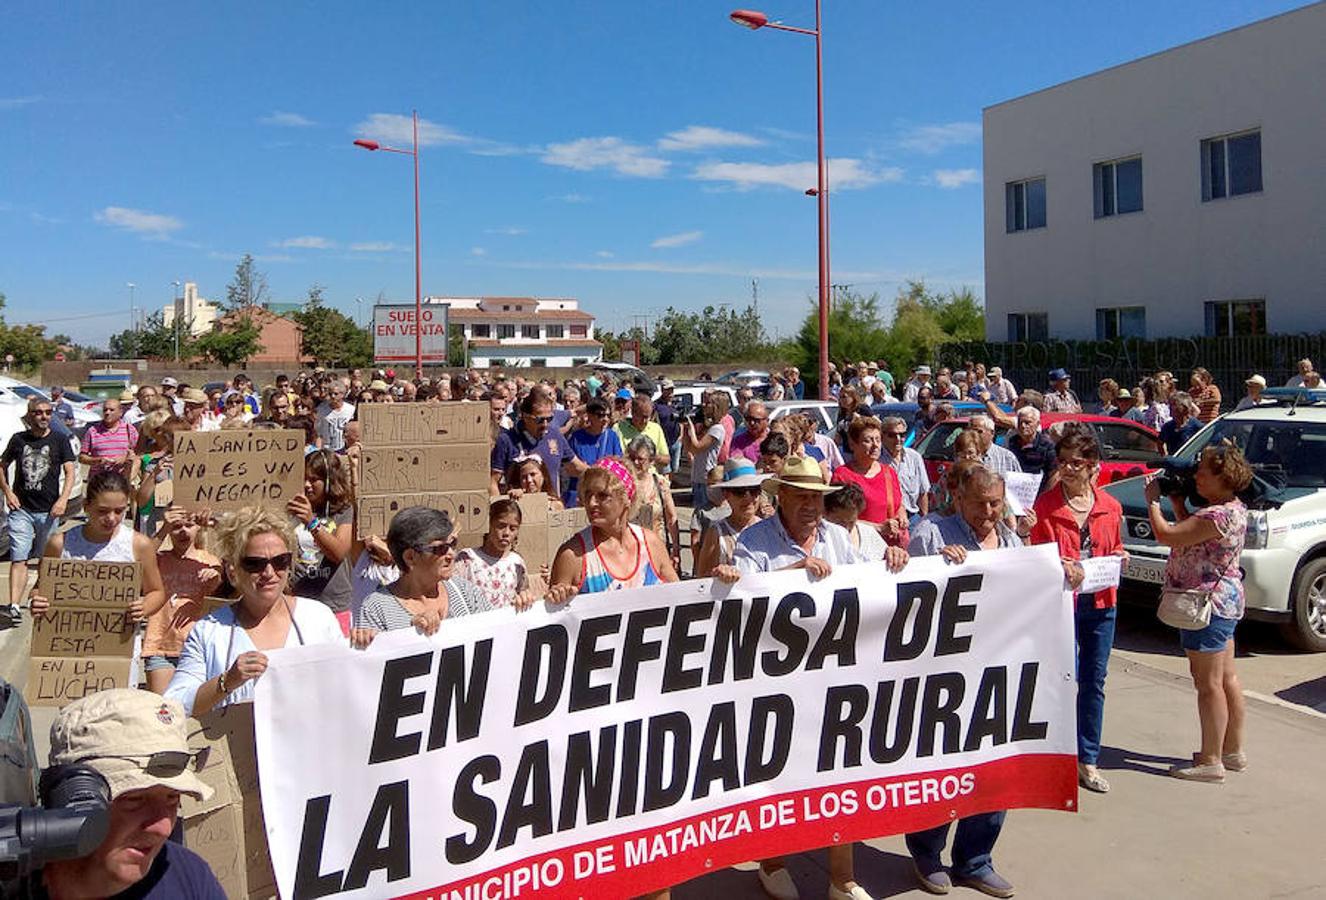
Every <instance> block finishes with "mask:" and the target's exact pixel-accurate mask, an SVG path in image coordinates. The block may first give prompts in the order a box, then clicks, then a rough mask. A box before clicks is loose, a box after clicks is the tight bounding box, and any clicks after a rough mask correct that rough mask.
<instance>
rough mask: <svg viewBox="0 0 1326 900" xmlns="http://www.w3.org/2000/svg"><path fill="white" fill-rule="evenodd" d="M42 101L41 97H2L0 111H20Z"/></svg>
mask: <svg viewBox="0 0 1326 900" xmlns="http://www.w3.org/2000/svg"><path fill="white" fill-rule="evenodd" d="M40 100H41V98H40V97H0V109H20V108H22V107H24V106H31V105H32V104H34V103H37V102H39V101H40Z"/></svg>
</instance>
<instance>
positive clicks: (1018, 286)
mask: <svg viewBox="0 0 1326 900" xmlns="http://www.w3.org/2000/svg"><path fill="white" fill-rule="evenodd" d="M1324 47H1326V3H1318V4H1314V5H1313V6H1310V7H1307V8H1305V9H1301V10H1296V11H1294V12H1291V13H1287V14H1284V15H1282V16H1278V17H1276V18H1273V19H1268V20H1265V21H1262V22H1258V23H1254V24H1252V25H1249V26H1247V27H1244V28H1241V29H1237V30H1235V31H1231V32H1226V33H1224V34H1220V35H1216V36H1214V37H1211V38H1207V39H1205V40H1202V41H1198V42H1196V43H1193V44H1188V45H1185V46H1182V47H1178V48H1175V49H1173V50H1169V51H1166V52H1164V53H1160V54H1157V55H1155V56H1151V57H1147V58H1144V59H1141V60H1137V61H1134V62H1131V63H1128V64H1125V65H1122V66H1118V67H1116V68H1113V69H1108V70H1106V71H1103V72H1099V73H1097V74H1094V75H1091V76H1088V77H1086V78H1081V79H1078V80H1076V81H1072V82H1068V83H1066V84H1063V85H1059V86H1057V87H1053V88H1049V89H1047V90H1044V91H1041V92H1038V93H1035V94H1031V95H1028V96H1026V97H1022V98H1018V99H1016V100H1012V101H1009V102H1007V103H1003V104H999V105H997V106H992V107H989V108H988V109H986V110H985V113H984V199H985V276H986V278H985V289H986V311H987V315H986V333H987V338H989V339H990V340H1004V339H1005V338H1006V337H1007V336H1008V335H1007V314H1008V313H1010V312H1047V313H1048V315H1049V320H1048V324H1049V332H1050V335H1051V336H1053V337H1060V338H1094V337H1095V336H1096V318H1095V310H1096V308H1097V307H1119V306H1130V305H1142V306H1145V307H1146V336H1147V337H1152V338H1154V337H1165V336H1189V335H1196V334H1202V333H1203V332H1204V329H1205V318H1204V316H1205V310H1204V301H1208V300H1235V299H1262V298H1264V299H1265V301H1266V320H1267V328H1268V330H1269V331H1272V332H1301V331H1317V330H1320V329H1323V328H1326V50H1323V48H1324ZM1251 128H1260V129H1261V135H1262V137H1261V141H1262V184H1263V189H1262V192H1261V193H1256V194H1245V195H1241V196H1235V197H1229V198H1225V199H1221V200H1214V201H1210V202H1202V193H1201V190H1202V189H1201V162H1200V146H1201V141H1202V140H1203V139H1205V138H1209V137H1215V136H1220V135H1224V134H1229V133H1233V132H1238V131H1242V130H1246V129H1251ZM1139 153H1140V154H1141V155H1142V158H1143V204H1144V205H1143V210H1142V211H1141V212H1137V213H1129V214H1125V215H1119V216H1114V217H1109V218H1103V219H1095V218H1094V204H1093V182H1092V166H1093V164H1094V163H1097V162H1102V161H1109V160H1112V159H1118V158H1122V157H1127V156H1131V155H1135V154H1139ZM1038 176H1044V177H1045V179H1046V192H1047V201H1046V222H1047V226H1046V227H1045V228H1040V229H1034V230H1030V231H1022V232H1015V233H1012V234H1007V233H1005V209H1004V205H1005V196H1004V190H1005V184H1006V183H1007V182H1010V181H1016V180H1021V179H1024V178H1033V177H1038Z"/></svg>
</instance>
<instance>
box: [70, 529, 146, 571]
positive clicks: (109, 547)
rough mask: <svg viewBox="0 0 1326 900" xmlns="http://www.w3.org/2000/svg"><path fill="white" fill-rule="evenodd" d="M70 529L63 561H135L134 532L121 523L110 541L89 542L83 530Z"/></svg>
mask: <svg viewBox="0 0 1326 900" xmlns="http://www.w3.org/2000/svg"><path fill="white" fill-rule="evenodd" d="M84 527H85V526H83V525H79V526H78V527H77V528H70V529H69V530H68V531H66V532H65V533H64V549H63V550H61V551H60V558H61V559H97V560H101V561H102V562H133V561H134V530H133V529H132V528H130V527H129V526H128V525H125V524H123V523H121V525H120V527H119V528H118V529H117V530H116V532H115V533H114V534H113V535H111V538H110V540H109V541H103V542H100V543H98V542H95V541H89V540H88V539H87V538H86V537H84V536H83V528H84Z"/></svg>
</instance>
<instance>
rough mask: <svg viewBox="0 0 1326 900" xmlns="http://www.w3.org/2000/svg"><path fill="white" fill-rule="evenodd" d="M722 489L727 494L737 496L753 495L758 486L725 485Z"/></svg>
mask: <svg viewBox="0 0 1326 900" xmlns="http://www.w3.org/2000/svg"><path fill="white" fill-rule="evenodd" d="M723 491H724V492H725V493H728V494H736V495H737V496H738V497H741V496H745V497H753V496H755V495H756V494H758V493H759V492H760V489H759V488H758V487H737V488H730V487H725V488H723Z"/></svg>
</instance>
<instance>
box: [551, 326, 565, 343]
mask: <svg viewBox="0 0 1326 900" xmlns="http://www.w3.org/2000/svg"><path fill="white" fill-rule="evenodd" d="M547 331H548V339H549V340H552V339H553V338H559V337H562V336H563V334H564V333H565V331H566V326H565V325H549V326H547Z"/></svg>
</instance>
